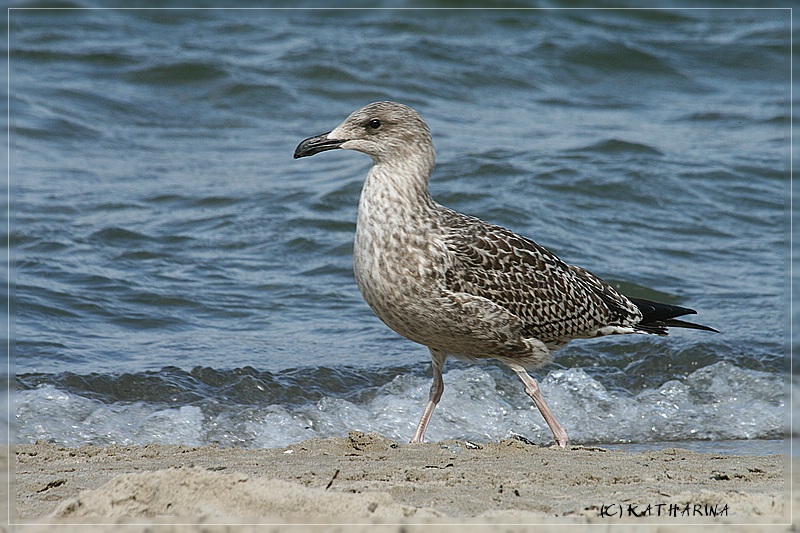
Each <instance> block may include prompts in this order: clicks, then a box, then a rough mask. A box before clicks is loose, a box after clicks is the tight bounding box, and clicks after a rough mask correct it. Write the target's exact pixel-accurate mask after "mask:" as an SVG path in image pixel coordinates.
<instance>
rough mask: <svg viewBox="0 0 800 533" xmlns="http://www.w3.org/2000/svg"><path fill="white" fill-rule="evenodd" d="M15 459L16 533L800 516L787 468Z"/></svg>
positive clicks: (207, 454)
mask: <svg viewBox="0 0 800 533" xmlns="http://www.w3.org/2000/svg"><path fill="white" fill-rule="evenodd" d="M13 450H14V453H15V457H14V459H15V469H16V472H15V473H14V474H15V475H14V479H15V485H13V486H12V490H15V491H16V495H15V502H16V518H15V519H14V520H12V522H16V523H20V524H21V523H31V521H33V522H34V523H42V524H45V523H49V524H53V523H65V522H72V523H85V522H86V521H87V519H88V520H89V521H95V522H96V521H97V519H98V518H99V517H106V518H111V519H113V520H114V521H116V522H115V523H124V522H125V521H130V520H131V519H135V518H138V519H142V518H148V519H149V518H153V517H162V518H160V519H159V520H166V521H167V522H169V521H170V520H173V519H171V518H169V517H195V520H196V519H197V517H200V518H201V519H202V520H204V521H205V522H206V523H213V522H214V520H215V518H216V517H233V518H235V523H242V520H241V518H242V517H258V519H259V521H260V522H261V523H287V524H288V523H290V522H296V521H298V520H301V521H302V520H309V519H311V520H312V521H315V522H323V523H324V522H325V520H332V521H333V522H335V523H341V522H342V521H345V522H346V523H349V522H347V521H348V520H350V521H351V522H352V521H353V520H355V521H357V522H365V523H379V522H383V523H396V522H397V521H403V522H404V523H415V522H420V521H423V522H426V523H430V521H434V522H439V523H452V521H453V520H455V521H457V522H459V523H474V522H476V521H477V522H479V523H487V524H490V523H494V522H498V521H499V522H502V523H509V522H513V523H549V522H552V521H554V520H555V521H562V522H563V521H564V520H567V521H570V522H573V523H574V522H576V521H577V522H579V523H597V522H599V523H605V522H609V523H617V522H624V521H629V520H633V521H635V522H637V523H638V522H641V523H673V522H674V523H676V525H677V524H679V523H682V524H684V525H685V524H686V523H687V520H688V523H696V522H702V523H706V524H707V523H714V522H717V521H722V522H725V523H730V524H737V523H752V522H753V520H755V521H757V522H758V523H774V524H779V523H786V522H787V521H788V510H789V505H793V506H794V507H795V508H800V505H798V497H800V495H795V501H794V502H792V503H790V502H789V501H788V499H787V497H788V496H787V495H788V492H787V488H788V485H787V483H786V480H787V478H788V472H789V471H788V464H789V463H788V461H787V459H786V458H785V457H784V456H781V455H761V456H755V455H746V456H736V455H722V454H712V453H698V452H692V451H688V450H684V449H680V448H665V449H659V450H651V451H644V452H637V453H631V452H625V451H618V450H606V449H604V448H601V447H583V446H570V447H568V448H567V449H558V448H544V447H538V446H534V445H528V444H524V443H522V442H520V441H517V440H502V441H500V442H497V443H487V444H482V445H478V447H475V445H473V444H471V443H465V442H459V441H445V442H441V443H427V444H422V445H414V446H409V445H405V444H398V443H396V442H394V441H392V440H389V439H387V438H385V437H382V436H380V435H377V434H368V435H365V434H363V433H361V432H357V431H352V432H350V434H349V435H348V436H346V437H335V438H328V439H311V440H308V441H305V442H301V443H298V444H295V445H292V446H288V447H286V448H275V449H242V448H220V447H217V446H203V447H193V446H168V445H147V446H117V445H114V446H108V447H98V446H83V447H81V448H64V447H60V446H56V445H52V444H47V443H42V442H40V443H36V444H24V445H18V446H15V447H14V449H13ZM798 464H800V463H798ZM797 470H798V469H795V472H796V471H797ZM796 476H797V474H796ZM631 509H632V511H631ZM631 512H632V514H631ZM715 514H716V516H713V515H715ZM163 517H166V518H163ZM265 519H267V520H269V519H272V520H275V522H268V521H267V522H264V520H265ZM393 520H394V522H392V521H393ZM173 521H174V520H173ZM209 521H210V522H209ZM376 521H377V522H376ZM387 521H388V522H387ZM178 523H184V524H185V523H187V522H186V520H185V519H184V520H183V521H182V522H178ZM223 523H224V522H223ZM245 523H246V522H245ZM48 527H49V526H48ZM109 527H114V526H109ZM186 531H190V530H186Z"/></svg>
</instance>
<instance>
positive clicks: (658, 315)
mask: <svg viewBox="0 0 800 533" xmlns="http://www.w3.org/2000/svg"><path fill="white" fill-rule="evenodd" d="M628 299H629V300H630V301H631V302H633V304H634V305H635V306H636V307H638V308H639V311H641V312H642V320H641V322H639V323H638V324H636V326H634V327H635V328H636V329H637V330H638V331H641V332H643V333H653V334H655V335H666V334H667V331H668V328H670V327H673V328H688V329H699V330H702V331H713V332H714V333H719V331H717V330H716V329H714V328H710V327H708V326H704V325H702V324H695V323H694V322H686V321H685V320H678V319H677V318H676V317H679V316H683V315H696V314H697V311H695V310H694V309H689V308H688V307H681V306H679V305H669V304H662V303H659V302H653V301H650V300H643V299H641V298H630V297H628Z"/></svg>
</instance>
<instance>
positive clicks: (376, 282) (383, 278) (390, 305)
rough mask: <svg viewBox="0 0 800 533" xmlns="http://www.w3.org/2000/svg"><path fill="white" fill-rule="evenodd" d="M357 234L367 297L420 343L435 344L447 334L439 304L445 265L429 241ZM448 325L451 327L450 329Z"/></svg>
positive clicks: (359, 277) (357, 260) (361, 284)
mask: <svg viewBox="0 0 800 533" xmlns="http://www.w3.org/2000/svg"><path fill="white" fill-rule="evenodd" d="M380 237H381V236H380V235H375V234H368V233H367V234H365V233H360V232H358V231H357V232H356V242H355V246H354V253H353V260H354V271H355V278H356V283H357V284H358V288H359V290H360V291H361V294H362V296H363V297H364V300H365V301H366V302H367V304H369V306H370V307H371V308H372V310H373V312H374V313H375V314H376V315H377V316H378V318H380V319H381V321H383V322H384V323H385V324H386V325H387V326H389V327H390V328H391V329H393V330H394V331H396V332H397V333H399V334H400V335H402V336H404V337H406V338H407V339H410V340H412V341H414V342H418V343H420V344H424V345H426V346H431V344H432V342H434V341H435V340H436V339H438V338H441V336H442V334H443V333H444V332H443V331H442V329H443V328H442V324H441V323H440V322H441V320H440V318H439V314H438V311H439V310H438V307H439V306H440V305H441V304H440V303H439V300H440V297H441V291H442V284H443V279H444V269H443V268H442V267H441V266H440V265H439V264H437V263H436V262H435V261H433V260H432V258H433V257H440V255H437V254H435V253H433V252H432V250H431V249H430V247H431V246H434V245H433V244H431V241H430V240H428V239H425V240H424V241H423V240H420V241H419V242H416V241H415V240H414V239H411V240H409V237H408V236H407V235H406V236H405V237H404V238H403V239H402V241H401V240H399V239H397V240H395V239H394V238H393V237H390V238H388V239H380V240H379V238H380ZM444 329H446V328H444Z"/></svg>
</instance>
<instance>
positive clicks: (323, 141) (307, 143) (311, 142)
mask: <svg viewBox="0 0 800 533" xmlns="http://www.w3.org/2000/svg"><path fill="white" fill-rule="evenodd" d="M328 133H330V132H328ZM328 133H323V134H322V135H317V136H315V137H309V138H308V139H306V140H304V141H303V142H301V143H300V144H298V145H297V148H295V150H294V158H295V159H297V158H300V157H307V156H310V155H314V154H318V153H320V152H324V151H325V150H333V149H335V148H339V147H340V146H341V145H342V143H344V142H345V141H347V139H329V138H328Z"/></svg>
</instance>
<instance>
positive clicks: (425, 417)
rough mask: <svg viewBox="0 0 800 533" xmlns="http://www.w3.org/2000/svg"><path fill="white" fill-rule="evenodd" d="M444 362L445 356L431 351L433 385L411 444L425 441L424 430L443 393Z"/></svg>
mask: <svg viewBox="0 0 800 533" xmlns="http://www.w3.org/2000/svg"><path fill="white" fill-rule="evenodd" d="M445 360H447V354H445V353H442V352H439V351H434V350H431V367H432V368H433V385H431V392H430V395H429V396H428V405H426V406H425V411H423V412H422V418H420V420H419V424H418V425H417V430H416V431H415V432H414V436H413V437H412V438H411V444H419V443H421V442H422V441H423V440H424V439H425V430H426V429H428V422H430V421H431V415H432V414H433V410H434V409H436V404H438V403H439V400H441V399H442V393H443V392H444V380H443V379H442V367H444V362H445Z"/></svg>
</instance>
